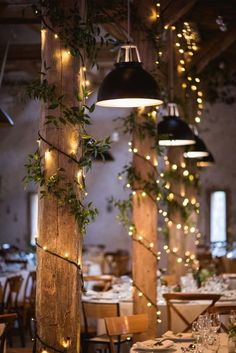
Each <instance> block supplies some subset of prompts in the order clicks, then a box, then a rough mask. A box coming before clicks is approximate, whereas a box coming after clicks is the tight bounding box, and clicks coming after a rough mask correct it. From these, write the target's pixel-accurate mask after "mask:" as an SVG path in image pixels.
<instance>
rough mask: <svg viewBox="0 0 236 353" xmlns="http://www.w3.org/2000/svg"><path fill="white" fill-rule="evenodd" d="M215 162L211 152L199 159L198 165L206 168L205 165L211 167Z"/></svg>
mask: <svg viewBox="0 0 236 353" xmlns="http://www.w3.org/2000/svg"><path fill="white" fill-rule="evenodd" d="M214 164H215V159H214V157H213V155H212V153H211V152H209V155H208V156H206V157H203V158H201V159H199V160H198V161H197V167H199V168H204V167H211V166H213V165H214Z"/></svg>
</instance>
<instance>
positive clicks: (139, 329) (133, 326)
mask: <svg viewBox="0 0 236 353" xmlns="http://www.w3.org/2000/svg"><path fill="white" fill-rule="evenodd" d="M104 320H105V325H106V330H107V335H108V337H109V340H110V351H111V353H115V346H116V345H117V346H118V352H119V351H120V345H121V344H122V343H124V342H127V341H128V342H131V339H130V337H129V335H132V334H135V333H144V332H146V331H147V330H148V316H147V314H138V315H132V316H118V317H117V316H116V317H105V319H104ZM122 337H123V338H122Z"/></svg>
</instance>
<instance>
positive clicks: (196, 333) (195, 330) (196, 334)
mask: <svg viewBox="0 0 236 353" xmlns="http://www.w3.org/2000/svg"><path fill="white" fill-rule="evenodd" d="M192 334H193V338H194V339H195V344H196V350H195V353H201V352H202V350H203V347H202V335H201V326H200V324H199V322H198V321H194V322H193V323H192Z"/></svg>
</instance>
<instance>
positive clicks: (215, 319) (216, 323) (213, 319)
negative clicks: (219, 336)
mask: <svg viewBox="0 0 236 353" xmlns="http://www.w3.org/2000/svg"><path fill="white" fill-rule="evenodd" d="M210 325H211V330H212V331H213V332H215V333H216V332H217V331H218V330H219V329H220V325H221V322H220V315H219V314H217V313H213V314H211V315H210Z"/></svg>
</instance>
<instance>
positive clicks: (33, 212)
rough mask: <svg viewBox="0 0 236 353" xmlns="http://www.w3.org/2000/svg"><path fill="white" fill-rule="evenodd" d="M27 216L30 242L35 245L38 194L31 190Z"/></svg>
mask: <svg viewBox="0 0 236 353" xmlns="http://www.w3.org/2000/svg"><path fill="white" fill-rule="evenodd" d="M29 211H30V212H29V216H30V244H31V245H35V236H36V234H37V223H38V194H37V192H32V193H30V194H29Z"/></svg>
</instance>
